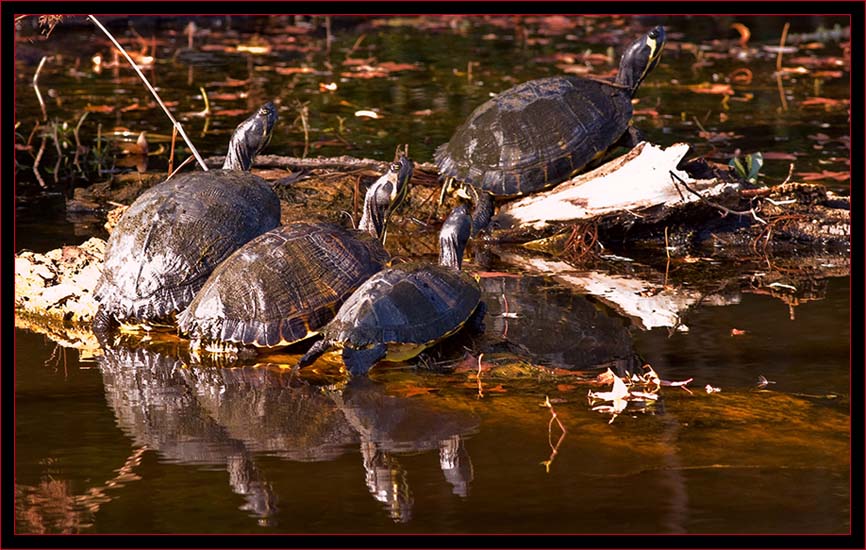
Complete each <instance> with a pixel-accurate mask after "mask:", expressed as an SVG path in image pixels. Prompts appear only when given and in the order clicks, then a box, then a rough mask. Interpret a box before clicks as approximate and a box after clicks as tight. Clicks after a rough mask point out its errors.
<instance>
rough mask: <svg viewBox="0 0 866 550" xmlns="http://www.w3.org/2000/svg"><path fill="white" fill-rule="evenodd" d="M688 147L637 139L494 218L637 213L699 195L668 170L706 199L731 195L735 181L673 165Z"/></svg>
mask: <svg viewBox="0 0 866 550" xmlns="http://www.w3.org/2000/svg"><path fill="white" fill-rule="evenodd" d="M688 151H689V146H688V145H687V144H685V143H677V144H674V145H671V146H670V147H668V148H666V149H662V148H660V147H658V146H656V145H653V144H651V143H647V142H641V143H639V144H638V145H637V146H636V147H635V148H634V149H632V150H631V151H629V152H628V153H626V154H625V155H623V156H621V157H618V158H616V159H614V160H612V161H610V162H608V163H606V164H604V165H602V166H600V167H598V168H596V169H595V170H592V171H590V172H586V173H584V174H580V175H578V176H576V177H574V178H572V179H570V180H568V181H566V182H564V183H562V184H560V185H558V186H556V187H554V188H553V189H551V190H550V191H546V192H543V193H536V194H534V195H529V196H527V197H524V198H522V199H519V200H516V201H514V202H511V203H508V204H505V205H503V206H502V207H501V208H500V210H499V214H498V215H497V216H495V217H494V222H495V223H497V225H498V226H499V227H500V228H502V229H510V228H516V227H524V228H526V227H529V228H533V229H542V228H544V227H545V226H547V225H549V224H551V223H568V222H576V221H586V220H590V219H593V218H597V217H600V216H609V215H613V214H620V213H623V212H627V213H632V214H633V215H640V213H641V212H642V211H645V210H648V209H650V208H658V207H663V208H664V207H671V206H674V205H679V204H682V203H688V202H696V201H698V200H700V197H697V196H694V195H692V194H690V193H687V192H685V191H684V190H683V189H682V187H680V186H679V185H678V184H677V181H676V180H675V179H674V178H673V177H672V176H671V174H672V173H673V174H675V175H676V177H677V178H680V179H681V180H683V181H685V182H686V183H687V184H688V185H689V187H691V188H692V189H694V190H696V191H698V192H699V193H700V195H701V196H702V197H704V198H705V199H709V198H713V197H718V196H722V195H726V194H728V195H730V194H733V193H736V191H738V190H739V189H740V185H739V184H738V183H735V182H727V181H718V180H715V179H709V180H695V179H693V178H692V177H691V176H690V175H689V174H688V173H686V172H685V171H684V170H681V169H679V168H677V166H679V165H680V163H681V162H682V160H683V158H684V157H685V155H686V153H688Z"/></svg>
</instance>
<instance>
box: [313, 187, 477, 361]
mask: <svg viewBox="0 0 866 550" xmlns="http://www.w3.org/2000/svg"><path fill="white" fill-rule="evenodd" d="M471 224H472V222H471V219H470V215H469V209H468V207H467V206H466V205H465V204H460V205H458V206H457V207H456V208H455V209H454V210H452V212H451V214H450V215H449V216H448V218H447V219H446V220H445V223H444V224H443V226H442V230H441V232H440V234H439V246H440V251H439V265H430V264H425V263H405V264H400V265H397V266H395V267H391V268H388V269H384V270H382V271H380V272H379V273H377V274H375V275H373V276H372V277H370V279H368V280H367V282H365V283H364V284H363V285H361V286H360V287H359V288H358V290H356V291H355V293H354V294H352V296H350V297H349V298H348V299H347V300H346V302H345V303H344V304H343V305H342V306H341V307H340V310H339V311H338V312H337V316H336V317H335V318H334V320H333V321H331V322H330V323H328V325H327V326H326V327H325V328H324V329H323V330H322V335H323V339H322V340H320V341H318V342H316V343H315V344H314V345H313V346H312V347H311V348H310V350H309V351H308V352H307V353H306V354H305V355H304V356H303V357H302V358H301V360H300V361H299V363H298V366H299V367H304V366H306V365H309V364H311V363H312V362H313V361H315V360H316V358H317V357H319V356H320V355H322V354H323V353H325V352H326V351H329V350H331V349H334V348H342V356H343V362H344V363H345V365H346V367H347V368H348V370H349V372H350V373H351V374H353V375H362V374H365V373H366V372H367V371H369V370H370V368H371V367H372V366H373V365H374V364H376V363H377V362H378V361H380V360H386V361H405V360H408V359H411V358H412V357H415V356H416V355H418V354H419V353H421V352H422V351H424V350H425V349H427V348H428V347H430V346H432V345H434V344H436V343H437V342H439V341H441V340H443V339H445V338H446V337H448V336H450V335H451V334H454V333H455V332H457V331H458V330H460V328H461V327H463V325H464V324H466V323H467V322H470V319H471V323H472V324H473V325H474V326H475V328H476V329H481V327H482V326H483V325H482V321H483V317H484V312H485V311H486V306H485V305H484V303H483V302H482V301H481V287H480V286H479V284H478V280H477V279H476V278H475V277H473V276H471V275H469V274H468V273H465V272H462V271H460V267H461V264H462V261H463V251H464V249H465V247H466V242H467V240H468V239H469V234H470V230H471Z"/></svg>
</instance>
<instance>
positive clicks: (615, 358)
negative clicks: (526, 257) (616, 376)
mask: <svg viewBox="0 0 866 550" xmlns="http://www.w3.org/2000/svg"><path fill="white" fill-rule="evenodd" d="M481 287H482V290H483V292H484V299H485V300H486V303H487V305H488V307H489V308H490V309H489V310H488V316H487V320H486V323H487V327H488V328H487V333H488V335H490V336H494V335H496V336H498V337H500V338H501V339H503V340H508V341H510V342H519V343H520V344H521V345H523V346H524V347H525V348H526V350H527V351H528V352H529V354H530V356H531V357H532V358H533V360H534V361H538V362H542V363H545V364H547V365H551V366H556V367H560V368H567V369H574V370H583V369H589V368H596V367H601V366H610V367H611V368H613V369H614V370H616V371H620V372H640V366H641V365H642V363H641V361H640V358H639V357H638V356H637V354H636V352H635V350H634V343H633V341H632V335H631V333H630V332H629V328H628V323H627V322H626V321H624V320H623V319H622V318H621V317H617V316H614V315H611V314H609V313H607V312H606V311H605V310H604V308H603V307H602V306H600V305H598V304H597V303H596V302H593V301H592V300H591V299H590V298H589V297H587V296H586V295H582V294H577V293H574V292H570V291H568V290H567V289H565V288H563V287H562V286H560V285H557V284H556V283H552V282H551V281H549V280H548V279H547V278H545V277H527V276H521V277H516V276H515V277H493V278H482V279H481Z"/></svg>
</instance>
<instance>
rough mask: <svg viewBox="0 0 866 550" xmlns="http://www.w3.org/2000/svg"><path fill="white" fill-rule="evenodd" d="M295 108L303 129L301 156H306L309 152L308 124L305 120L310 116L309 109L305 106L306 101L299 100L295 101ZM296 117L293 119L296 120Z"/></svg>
mask: <svg viewBox="0 0 866 550" xmlns="http://www.w3.org/2000/svg"><path fill="white" fill-rule="evenodd" d="M295 108H296V109H297V110H298V118H299V119H300V120H301V126H302V127H303V129H304V154H303V157H302V158H307V154H308V153H309V152H310V125H309V122H308V120H307V119H308V118H309V116H310V109H309V107H307V103H301V102H300V101H295ZM298 118H296V119H295V122H297V121H298Z"/></svg>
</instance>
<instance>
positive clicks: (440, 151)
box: [434, 26, 665, 235]
mask: <svg viewBox="0 0 866 550" xmlns="http://www.w3.org/2000/svg"><path fill="white" fill-rule="evenodd" d="M664 45H665V31H664V27H662V26H657V27H655V28H653V29H652V30H650V31H649V32H648V33H647V34H646V35H644V36H642V37H640V38H639V39H637V40H636V41H634V42H632V44H631V45H629V47H628V48H627V49H626V51H625V53H624V54H623V56H622V60H621V62H620V65H619V72H618V73H617V76H616V79H615V80H614V81H613V82H608V81H605V80H596V79H590V78H580V77H576V76H565V75H560V76H552V77H547V78H540V79H537V80H530V81H528V82H524V83H522V84H518V85H517V86H514V87H512V88H509V89H507V90H505V91H504V92H501V93H500V94H498V95H496V96H495V97H493V98H491V99H490V100H488V101H487V102H485V103H483V104H482V105H480V106H479V107H478V108H476V109H475V110H474V111H473V112H472V114H470V115H469V118H467V119H466V121H465V122H464V123H463V124H462V125H461V126H459V127H458V128H457V130H456V131H455V132H454V134H453V135H452V137H451V139H450V140H449V141H448V142H447V143H444V144H442V145H440V146H439V147H438V148H437V149H436V151H435V152H434V159H435V162H436V165H437V167H438V170H439V173H440V175H441V177H443V179H444V183H443V186H442V193H441V195H440V199H439V204H440V205H441V204H442V202H443V201H444V199H445V196H446V195H447V194H448V193H449V192H455V191H456V192H457V193H458V194H461V195H462V196H464V197H466V198H469V199H471V200H473V201H474V202H475V203H476V206H475V210H474V211H473V214H472V218H473V235H474V234H476V233H477V232H478V231H480V230H482V229H483V228H484V227H486V226H487V224H489V222H490V219H491V217H492V216H493V197H497V198H510V197H516V196H520V195H526V194H531V193H534V192H536V191H539V190H541V189H545V188H548V187H552V186H554V185H556V184H558V183H561V182H563V181H565V180H566V179H568V178H569V177H571V176H573V175H575V174H577V173H579V172H581V171H582V170H584V169H585V168H587V167H588V166H589V165H590V164H591V163H592V162H593V161H596V160H598V159H600V158H601V157H603V156H604V154H605V153H606V152H607V151H608V150H609V149H610V148H611V147H612V146H613V145H615V144H621V145H624V146H627V147H633V146H634V145H637V143H638V142H639V141H640V139H641V137H640V133H639V132H638V131H637V130H636V129H635V128H633V127H632V126H631V119H632V103H631V101H632V97H633V96H634V95H635V93H636V92H637V89H638V87H639V86H640V83H641V82H642V81H643V79H644V78H645V77H646V75H647V74H648V73H649V72H650V71H651V70H652V69H653V68H654V67H655V66H656V65H657V64H658V63H659V59H660V58H661V52H662V49H663V48H664Z"/></svg>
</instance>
